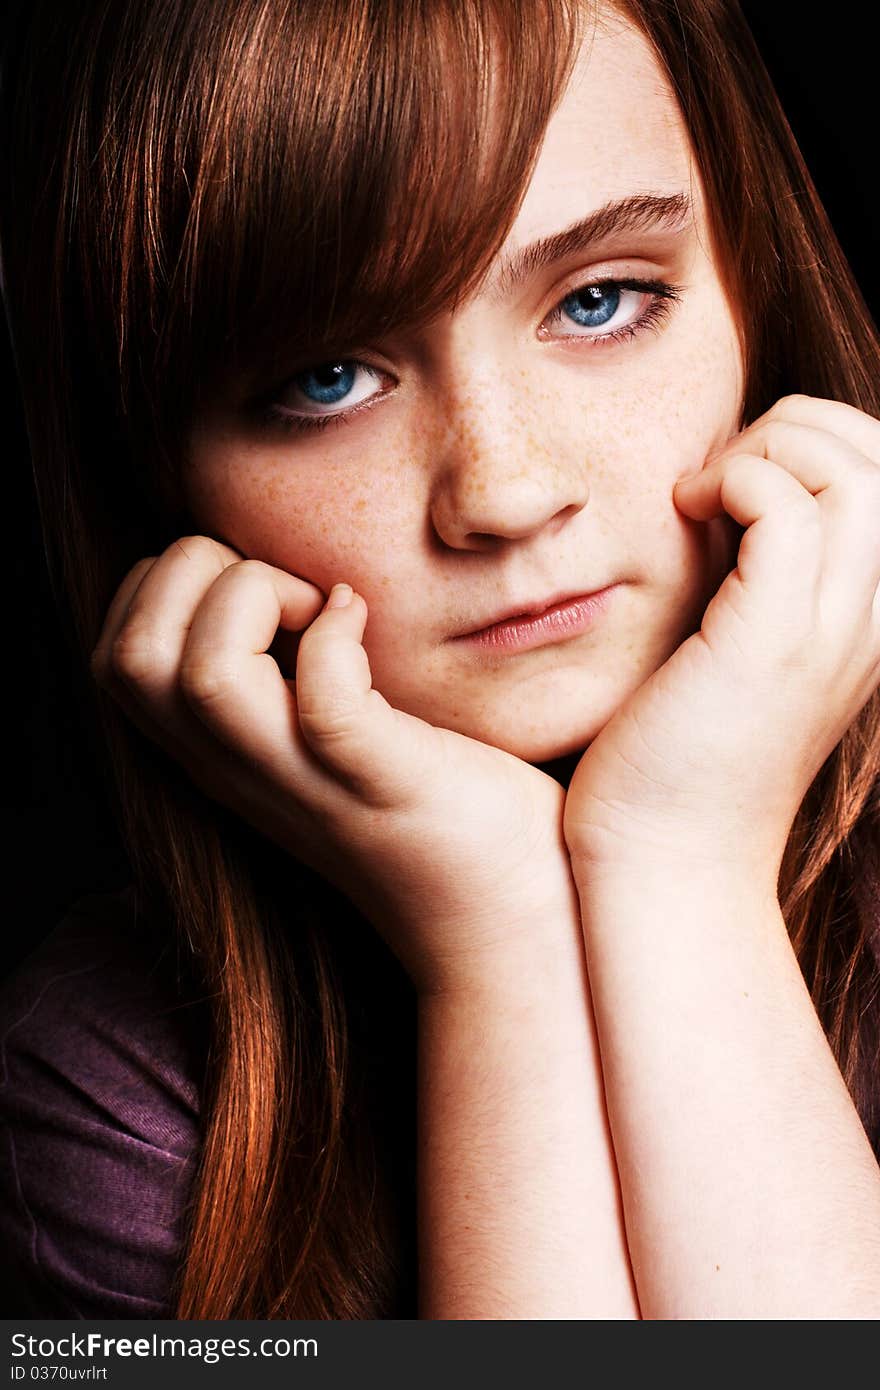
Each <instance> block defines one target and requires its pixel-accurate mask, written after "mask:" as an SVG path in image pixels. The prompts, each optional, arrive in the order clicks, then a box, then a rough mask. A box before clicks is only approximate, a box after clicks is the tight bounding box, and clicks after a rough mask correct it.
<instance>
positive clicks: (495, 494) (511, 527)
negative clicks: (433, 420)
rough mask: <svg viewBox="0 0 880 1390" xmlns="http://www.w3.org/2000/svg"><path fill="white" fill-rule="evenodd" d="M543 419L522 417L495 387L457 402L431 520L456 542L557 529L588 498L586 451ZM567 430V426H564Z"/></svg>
mask: <svg viewBox="0 0 880 1390" xmlns="http://www.w3.org/2000/svg"><path fill="white" fill-rule="evenodd" d="M556 424H558V421H554V420H552V419H549V418H548V419H547V420H545V421H543V422H538V423H536V422H535V421H533V420H530V421H527V420H526V419H524V418H523V411H522V409H521V408H520V409H518V410H509V409H506V408H504V405H503V402H500V401H499V399H498V397H497V391H496V393H495V400H494V401H493V402H490V403H487V402H486V400H485V398H484V397H483V396H482V393H480V397H479V398H478V397H474V398H472V400H471V402H470V404H469V406H468V407H467V408H465V407H461V408H457V409H456V410H455V413H454V417H453V419H452V421H451V424H450V428H449V431H448V433H447V445H446V449H445V453H444V455H443V457H442V459H441V460H440V462H439V466H438V468H437V472H436V474H435V478H434V485H433V489H432V494H431V503H430V510H431V521H432V524H433V527H434V530H435V532H436V534H437V535H438V536H439V538H440V540H441V541H443V542H444V544H446V545H448V546H451V547H452V548H453V549H456V550H489V549H492V547H493V546H497V544H498V543H499V541H504V540H522V539H525V538H527V537H529V536H532V535H535V534H537V533H538V532H540V531H542V530H544V528H545V527H553V528H555V529H558V528H559V527H561V526H562V525H564V524H565V521H566V520H567V519H568V518H569V517H571V516H574V515H576V513H577V512H579V511H580V510H581V509H582V508H583V507H584V506H585V505H586V503H587V499H588V497H589V491H590V490H589V483H588V480H587V467H586V460H585V458H584V453H583V451H582V450H580V449H578V448H577V447H573V446H572V444H571V442H570V441H569V442H568V443H567V444H566V443H563V442H562V441H561V439H560V432H559V430H558V429H557V428H554V426H555V425H556ZM562 436H563V438H564V431H563V432H562Z"/></svg>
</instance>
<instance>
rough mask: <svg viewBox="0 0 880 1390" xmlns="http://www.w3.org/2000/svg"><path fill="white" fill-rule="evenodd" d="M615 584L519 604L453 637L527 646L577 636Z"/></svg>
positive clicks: (480, 644) (478, 644)
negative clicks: (479, 625) (585, 591)
mask: <svg viewBox="0 0 880 1390" xmlns="http://www.w3.org/2000/svg"><path fill="white" fill-rule="evenodd" d="M616 587H617V586H616V585H615V584H609V585H607V586H606V587H605V588H604V589H595V590H591V591H590V592H587V593H576V594H565V595H561V596H560V595H556V596H555V597H553V598H550V599H543V600H538V601H537V602H534V603H526V604H519V605H517V606H516V607H515V608H511V609H508V610H507V611H506V612H505V613H502V614H501V615H500V616H498V617H494V618H492V619H490V621H489V622H488V623H486V624H484V625H483V626H481V627H478V628H472V629H470V630H469V631H467V632H462V633H459V634H457V635H456V636H455V638H454V640H455V641H457V642H464V643H466V644H467V645H468V646H476V647H488V648H496V649H499V648H501V649H503V648H507V649H511V650H513V649H518V650H524V649H526V648H528V647H537V646H543V645H545V644H546V643H548V642H560V641H565V640H566V639H567V638H572V637H578V636H580V634H581V633H583V632H585V631H586V630H587V629H588V628H589V627H591V626H592V624H593V623H594V622H595V621H596V619H597V618H598V617H599V616H600V614H601V613H602V612H603V611H604V610H605V608H606V606H607V602H608V599H609V597H610V595H611V593H612V591H613V590H614V589H615V588H616Z"/></svg>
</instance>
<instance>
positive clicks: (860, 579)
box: [675, 411, 880, 604]
mask: <svg viewBox="0 0 880 1390" xmlns="http://www.w3.org/2000/svg"><path fill="white" fill-rule="evenodd" d="M856 414H860V412H858V411H857V412H856ZM741 442H742V443H743V445H744V451H745V452H748V453H750V454H755V455H757V456H759V457H763V458H765V459H767V460H768V461H772V462H773V463H774V464H776V465H777V466H778V467H779V468H782V469H785V470H786V472H788V473H790V474H791V476H792V478H794V479H796V480H797V482H799V483H800V484H801V486H802V487H803V488H804V489H805V490H806V491H807V492H808V493H810V495H811V496H813V497H814V498H815V499H816V501H817V503H818V506H819V509H820V512H821V515H822V520H823V524H824V538H823V560H824V564H823V572H824V579H825V581H826V583H827V586H828V587H827V595H828V601H829V602H831V603H832V604H836V603H838V602H840V601H845V600H846V599H849V600H850V601H851V599H852V585H853V579H854V577H855V579H856V582H857V583H859V584H861V586H862V588H863V590H864V597H865V599H866V600H868V599H870V601H871V602H873V594H874V591H875V589H876V587H877V585H878V584H880V543H878V542H880V466H878V465H876V464H875V463H874V462H873V461H872V460H871V459H869V458H867V457H866V455H865V454H863V453H861V452H860V451H859V450H858V449H856V448H855V447H854V446H853V445H851V444H850V443H848V442H847V441H846V440H844V439H842V438H840V437H839V436H838V435H832V434H830V433H829V432H828V431H827V430H824V429H818V428H814V427H808V426H806V425H803V424H797V423H792V422H790V421H785V420H768V421H767V422H766V423H765V424H763V425H761V426H757V425H756V426H753V427H752V428H751V429H750V430H748V431H745V432H744V434H743V435H742V436H740V437H739V438H738V439H737V440H736V441H735V442H734V444H732V445H729V446H728V447H727V450H726V451H725V452H722V454H721V455H719V456H717V457H716V458H714V459H711V461H710V462H709V463H708V464H707V466H706V468H705V469H704V470H703V474H697V475H694V477H693V478H692V479H687V480H684V486H683V488H682V489H681V490H680V491H679V489H678V487H676V494H675V500H676V504H677V505H678V504H679V502H681V505H682V509H683V510H685V511H686V512H687V514H688V515H694V514H695V513H694V512H693V510H692V504H695V505H699V503H705V499H706V498H708V497H710V496H712V495H713V494H714V492H715V488H714V484H713V482H712V479H711V470H713V469H716V468H719V467H723V466H724V459H725V457H729V456H730V455H731V454H737V453H739V452H740V445H741ZM710 457H711V456H710ZM704 474H709V475H710V477H709V479H708V480H707V481H704V482H703V483H700V482H698V479H700V478H702V477H703V475H704ZM697 499H699V503H698V502H697Z"/></svg>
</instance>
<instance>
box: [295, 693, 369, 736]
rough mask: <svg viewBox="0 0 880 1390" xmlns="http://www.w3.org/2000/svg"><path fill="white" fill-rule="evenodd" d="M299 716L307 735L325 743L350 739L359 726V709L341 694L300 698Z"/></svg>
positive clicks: (298, 704)
mask: <svg viewBox="0 0 880 1390" xmlns="http://www.w3.org/2000/svg"><path fill="white" fill-rule="evenodd" d="M297 716H298V718H299V723H300V728H301V729H302V731H303V733H304V734H305V735H306V737H307V738H308V739H309V740H310V741H311V740H314V741H317V742H320V743H323V744H333V743H342V742H344V741H345V740H346V739H350V738H351V737H352V735H353V734H354V733H355V730H356V729H357V726H358V712H357V709H356V708H355V707H354V706H353V705H352V703H351V701H350V700H346V699H345V698H344V697H342V696H341V695H340V694H336V695H335V696H326V695H325V696H306V697H305V698H300V699H299V700H298V701H297Z"/></svg>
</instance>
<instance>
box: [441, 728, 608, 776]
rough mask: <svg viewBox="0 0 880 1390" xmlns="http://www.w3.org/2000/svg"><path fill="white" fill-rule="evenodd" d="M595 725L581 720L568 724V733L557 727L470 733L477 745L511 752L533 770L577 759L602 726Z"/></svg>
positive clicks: (503, 729) (501, 729)
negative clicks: (530, 765)
mask: <svg viewBox="0 0 880 1390" xmlns="http://www.w3.org/2000/svg"><path fill="white" fill-rule="evenodd" d="M605 722H606V721H605V720H603V721H601V722H600V723H598V724H597V723H596V721H595V720H592V721H591V722H590V725H589V726H586V725H585V724H584V722H583V721H579V723H574V722H572V724H571V725H570V727H569V728H568V730H565V729H560V727H559V725H558V724H555V725H554V726H553V727H550V726H549V725H548V726H547V727H540V728H539V727H535V726H532V727H531V728H523V727H522V726H520V727H518V728H517V727H512V726H510V727H501V728H496V729H493V730H491V732H489V731H486V730H483V731H476V730H475V731H474V732H471V731H470V730H468V731H467V732H468V733H470V737H471V738H477V739H479V740H480V742H481V743H491V744H493V745H494V747H496V748H503V749H504V751H505V753H512V754H513V755H514V757H516V758H521V759H522V761H523V762H525V763H534V764H535V766H536V767H538V766H542V765H544V764H550V763H554V762H557V761H558V760H560V759H566V760H567V759H569V758H572V757H573V758H574V759H575V760H577V758H579V757H580V755H581V754H582V753H583V751H584V749H585V748H587V747H589V745H590V744H591V743H592V741H593V739H594V738H595V737H596V735H597V734H598V733H599V731H600V729H601V728H602V726H603V724H604V723H605Z"/></svg>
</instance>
